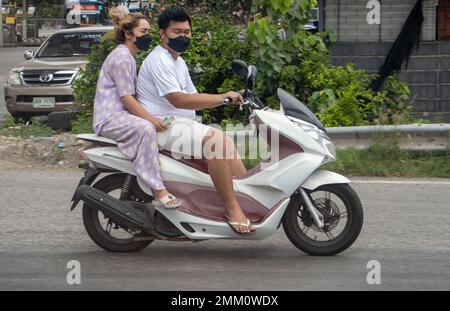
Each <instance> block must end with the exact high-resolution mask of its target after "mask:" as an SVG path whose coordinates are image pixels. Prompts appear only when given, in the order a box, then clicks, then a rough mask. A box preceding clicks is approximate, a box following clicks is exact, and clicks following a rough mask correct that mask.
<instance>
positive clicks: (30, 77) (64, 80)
mask: <svg viewBox="0 0 450 311" xmlns="http://www.w3.org/2000/svg"><path fill="white" fill-rule="evenodd" d="M76 74H77V71H76V70H61V71H56V70H45V71H42V70H39V71H38V70H24V71H22V72H21V73H20V78H21V79H22V83H23V84H24V85H69V84H71V83H72V81H73V79H74V78H75V76H76Z"/></svg>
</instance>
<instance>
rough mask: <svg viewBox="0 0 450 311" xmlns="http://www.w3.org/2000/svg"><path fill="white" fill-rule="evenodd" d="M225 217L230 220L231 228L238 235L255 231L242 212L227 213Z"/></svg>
mask: <svg viewBox="0 0 450 311" xmlns="http://www.w3.org/2000/svg"><path fill="white" fill-rule="evenodd" d="M225 217H226V218H227V219H228V223H229V224H230V226H232V227H233V228H234V230H235V231H236V232H238V233H250V232H253V231H255V228H254V227H253V226H252V224H251V222H250V220H249V219H248V218H247V217H246V216H245V215H244V213H242V211H235V212H232V213H230V212H228V211H227V212H225Z"/></svg>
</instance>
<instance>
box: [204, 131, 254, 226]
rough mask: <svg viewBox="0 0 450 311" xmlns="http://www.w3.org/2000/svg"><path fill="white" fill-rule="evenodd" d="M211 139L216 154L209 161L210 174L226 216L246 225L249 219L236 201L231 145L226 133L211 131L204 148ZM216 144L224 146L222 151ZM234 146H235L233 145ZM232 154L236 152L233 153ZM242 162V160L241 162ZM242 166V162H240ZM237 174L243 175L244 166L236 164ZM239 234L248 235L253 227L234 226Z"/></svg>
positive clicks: (205, 139) (205, 140)
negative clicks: (230, 154) (229, 145)
mask: <svg viewBox="0 0 450 311" xmlns="http://www.w3.org/2000/svg"><path fill="white" fill-rule="evenodd" d="M209 139H214V144H213V145H212V151H213V152H214V153H215V155H214V156H213V157H210V159H209V160H208V172H209V175H210V176H211V179H212V181H213V183H214V186H215V187H216V189H217V192H218V193H219V196H220V197H221V199H222V201H223V202H224V205H225V209H226V212H225V216H226V218H227V219H228V220H229V221H232V222H241V223H246V221H247V217H246V216H245V215H244V213H243V212H242V209H241V207H240V206H239V202H238V201H237V199H236V196H235V194H234V189H233V173H234V172H233V162H236V160H233V159H232V157H231V159H230V156H229V155H228V158H227V154H226V153H227V152H230V150H229V147H228V148H227V147H226V145H227V144H229V141H228V140H227V137H226V135H225V134H224V133H222V132H220V131H217V130H210V131H209V132H208V135H206V136H205V138H204V139H203V146H204V145H205V143H206V142H207V141H208V140H209ZM216 144H220V145H222V148H221V150H220V149H219V148H217V147H218V146H216ZM233 146H234V144H233ZM227 149H228V150H227ZM217 152H220V153H221V154H222V155H221V156H220V155H218V154H217ZM231 152H232V153H234V152H235V150H233V151H231ZM239 161H240V160H239ZM240 162H241V164H242V161H240ZM234 165H235V172H236V173H238V174H241V173H243V170H245V167H244V166H243V164H242V167H241V165H240V164H239V163H237V164H236V163H235V164H234ZM234 227H235V228H236V230H237V231H238V232H241V233H247V232H250V231H251V229H253V228H252V227H250V228H248V227H245V226H234Z"/></svg>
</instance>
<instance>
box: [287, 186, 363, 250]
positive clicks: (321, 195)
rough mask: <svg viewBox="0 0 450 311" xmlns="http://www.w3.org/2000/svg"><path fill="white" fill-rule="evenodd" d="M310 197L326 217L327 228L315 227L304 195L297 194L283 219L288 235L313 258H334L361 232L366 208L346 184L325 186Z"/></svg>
mask: <svg viewBox="0 0 450 311" xmlns="http://www.w3.org/2000/svg"><path fill="white" fill-rule="evenodd" d="M308 194H309V196H310V197H311V201H312V202H313V203H314V205H315V206H316V208H317V210H318V211H319V212H320V213H321V214H322V215H323V216H324V218H325V226H324V227H323V228H319V227H318V226H316V224H315V223H314V220H313V218H312V217H311V214H310V213H309V211H308V209H307V208H306V206H305V204H304V201H303V198H302V196H301V194H300V193H295V194H294V195H293V196H292V197H291V201H290V203H289V206H288V208H287V209H286V212H285V214H284V216H283V229H284V231H285V233H286V236H287V237H288V239H289V240H290V241H291V242H292V244H294V245H295V246H296V247H297V248H298V249H300V250H301V251H303V252H305V253H307V254H310V255H314V256H332V255H336V254H338V253H341V252H343V251H344V250H346V249H347V248H348V247H350V246H351V245H352V244H353V243H354V241H355V240H356V239H357V237H358V236H359V233H360V232H361V229H362V225H363V209H362V205H361V201H360V200H359V198H358V195H357V194H356V192H355V191H354V190H353V189H352V188H351V187H350V186H349V185H347V184H334V185H324V186H321V187H319V188H317V189H315V190H312V191H308Z"/></svg>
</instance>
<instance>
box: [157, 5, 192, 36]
mask: <svg viewBox="0 0 450 311" xmlns="http://www.w3.org/2000/svg"><path fill="white" fill-rule="evenodd" d="M170 21H175V22H185V21H188V22H189V25H190V26H192V24H191V17H190V16H189V14H188V12H186V10H185V9H184V8H183V7H181V6H175V7H171V8H168V9H166V10H164V11H163V12H162V13H161V15H159V18H158V26H159V29H163V30H166V29H167V28H168V27H169V25H170Z"/></svg>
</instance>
